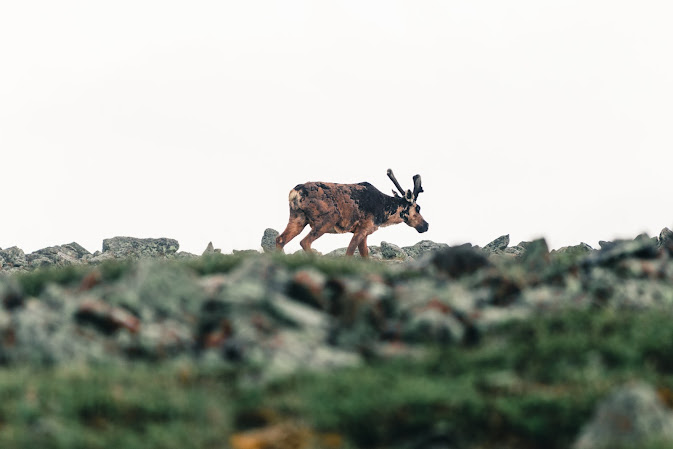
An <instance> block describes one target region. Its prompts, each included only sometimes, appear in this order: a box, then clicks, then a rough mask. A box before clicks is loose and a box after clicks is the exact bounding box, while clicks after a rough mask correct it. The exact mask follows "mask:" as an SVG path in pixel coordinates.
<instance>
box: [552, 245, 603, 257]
mask: <svg viewBox="0 0 673 449" xmlns="http://www.w3.org/2000/svg"><path fill="white" fill-rule="evenodd" d="M603 243H605V242H603ZM593 251H594V249H593V248H592V247H591V246H590V245H588V244H586V243H584V242H581V243H580V244H579V245H573V246H564V247H561V248H559V249H555V250H552V254H554V253H557V254H571V255H581V254H589V253H591V252H593Z"/></svg>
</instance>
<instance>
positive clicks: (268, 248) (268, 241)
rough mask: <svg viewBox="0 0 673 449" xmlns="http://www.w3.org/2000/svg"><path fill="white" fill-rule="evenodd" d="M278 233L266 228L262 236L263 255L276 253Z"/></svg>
mask: <svg viewBox="0 0 673 449" xmlns="http://www.w3.org/2000/svg"><path fill="white" fill-rule="evenodd" d="M278 235H279V233H278V231H276V230H275V229H272V228H266V229H265V230H264V235H263V236H262V249H263V250H264V252H265V253H272V252H274V251H276V237H278Z"/></svg>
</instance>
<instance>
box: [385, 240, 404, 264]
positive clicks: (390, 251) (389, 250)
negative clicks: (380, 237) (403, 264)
mask: <svg viewBox="0 0 673 449" xmlns="http://www.w3.org/2000/svg"><path fill="white" fill-rule="evenodd" d="M381 256H382V257H383V258H384V259H402V260H404V259H408V258H409V255H408V254H407V253H406V252H404V250H402V248H400V247H399V246H397V245H394V244H392V243H388V242H381Z"/></svg>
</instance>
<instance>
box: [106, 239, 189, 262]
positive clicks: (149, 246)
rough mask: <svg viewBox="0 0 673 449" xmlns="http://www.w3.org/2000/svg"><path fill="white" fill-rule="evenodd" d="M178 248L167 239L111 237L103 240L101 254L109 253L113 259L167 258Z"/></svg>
mask: <svg viewBox="0 0 673 449" xmlns="http://www.w3.org/2000/svg"><path fill="white" fill-rule="evenodd" d="M178 248H180V244H179V243H178V241H177V240H174V239H167V238H158V239H139V238H135V237H113V238H111V239H105V240H103V253H110V254H111V255H112V256H113V258H115V259H126V258H143V259H144V258H148V257H167V256H172V255H174V254H175V253H176V252H177V251H178Z"/></svg>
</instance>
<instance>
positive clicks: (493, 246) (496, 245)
mask: <svg viewBox="0 0 673 449" xmlns="http://www.w3.org/2000/svg"><path fill="white" fill-rule="evenodd" d="M508 245H509V234H507V235H501V236H500V237H498V238H497V239H495V240H493V241H492V242H491V243H489V244H488V245H486V246H485V247H484V251H486V252H487V253H490V254H499V253H502V252H504V251H505V249H506V248H507V246H508Z"/></svg>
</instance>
